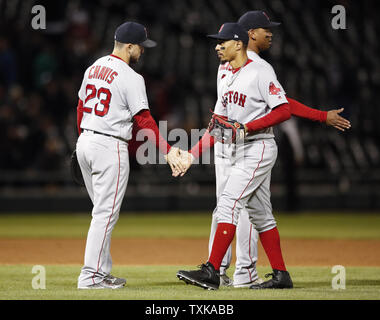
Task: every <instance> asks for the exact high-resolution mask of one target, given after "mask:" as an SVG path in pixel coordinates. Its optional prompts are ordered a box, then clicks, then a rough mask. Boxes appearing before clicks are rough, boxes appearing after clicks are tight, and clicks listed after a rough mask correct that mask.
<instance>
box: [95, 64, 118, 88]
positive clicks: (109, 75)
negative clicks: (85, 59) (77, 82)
mask: <svg viewBox="0 0 380 320" xmlns="http://www.w3.org/2000/svg"><path fill="white" fill-rule="evenodd" d="M117 75H118V73H117V72H116V71H113V70H112V68H109V67H104V66H99V65H97V66H92V67H91V69H90V71H89V72H88V78H89V79H99V80H104V81H106V82H107V83H109V84H111V83H112V81H113V80H114V79H115V77H116V76H117Z"/></svg>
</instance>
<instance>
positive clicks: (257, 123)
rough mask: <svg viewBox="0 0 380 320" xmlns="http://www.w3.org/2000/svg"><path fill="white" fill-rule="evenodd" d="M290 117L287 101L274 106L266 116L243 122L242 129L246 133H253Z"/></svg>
mask: <svg viewBox="0 0 380 320" xmlns="http://www.w3.org/2000/svg"><path fill="white" fill-rule="evenodd" d="M290 117H291V113H290V108H289V104H288V103H283V104H281V105H279V106H278V107H276V108H274V109H273V110H272V111H271V112H270V113H268V114H267V115H266V116H264V117H262V118H260V119H257V120H253V121H251V122H248V123H245V124H244V129H245V131H246V132H247V134H250V133H253V132H255V131H260V130H263V129H266V128H269V127H272V126H275V125H276V124H279V123H281V122H284V121H286V120H288V119H289V118H290Z"/></svg>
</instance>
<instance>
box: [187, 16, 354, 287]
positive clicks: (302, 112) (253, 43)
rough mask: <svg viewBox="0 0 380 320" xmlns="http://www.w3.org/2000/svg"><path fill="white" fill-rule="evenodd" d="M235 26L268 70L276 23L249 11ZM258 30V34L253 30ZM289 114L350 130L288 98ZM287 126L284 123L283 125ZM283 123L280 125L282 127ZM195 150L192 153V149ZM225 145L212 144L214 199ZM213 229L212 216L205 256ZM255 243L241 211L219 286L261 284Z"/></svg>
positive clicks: (225, 165)
mask: <svg viewBox="0 0 380 320" xmlns="http://www.w3.org/2000/svg"><path fill="white" fill-rule="evenodd" d="M238 23H239V24H240V25H241V26H242V27H243V28H244V29H245V30H246V31H247V32H248V36H249V42H248V48H247V56H248V58H249V59H251V60H252V61H253V62H255V63H257V64H263V65H266V66H267V68H269V69H271V68H272V67H271V65H270V64H268V63H267V62H266V61H265V60H263V59H262V58H260V56H259V55H258V54H259V53H260V52H261V51H263V50H266V49H269V48H270V46H271V41H272V33H271V31H270V29H271V28H273V27H277V26H279V25H280V23H279V22H272V21H270V19H269V17H268V15H267V14H266V13H265V12H264V11H249V12H247V13H245V14H244V15H242V16H241V18H240V19H239V21H238ZM256 29H258V30H256ZM231 70H232V68H231V67H230V66H229V63H228V62H227V63H222V64H221V65H220V67H219V69H218V75H217V88H218V95H219V90H220V86H219V83H220V80H221V78H223V77H225V76H226V74H227V73H228V72H231ZM288 102H289V107H290V112H291V114H292V115H296V116H298V117H302V118H305V119H309V120H312V121H319V122H324V123H326V124H327V125H329V126H334V127H335V128H337V129H338V130H341V131H344V130H346V129H349V128H350V126H351V125H350V122H349V121H348V120H346V119H344V118H343V117H341V116H340V115H339V113H341V112H342V111H343V109H338V110H330V111H328V112H324V111H319V110H316V109H312V108H309V107H307V106H305V105H303V104H301V103H299V102H298V101H295V100H294V99H291V98H288ZM286 123H287V122H286ZM286 123H283V124H286ZM196 147H197V146H195V148H194V149H196ZM227 148H228V146H227V145H223V144H221V143H216V144H215V145H214V153H215V159H216V161H215V176H216V190H217V198H218V197H219V196H220V194H221V192H222V191H223V189H224V186H225V183H226V180H227V177H228V176H229V169H230V165H229V160H228V157H226V156H225V154H224V152H223V150H225V149H227ZM216 227H217V217H216V214H215V212H214V214H213V217H212V223H211V232H210V240H209V252H210V253H211V248H212V243H213V239H214V234H215V231H216ZM257 241H258V233H257V231H256V230H255V228H254V227H253V225H252V224H251V223H249V217H248V213H247V211H246V210H245V208H243V209H242V210H241V212H240V216H239V220H238V224H237V229H236V268H235V272H234V276H233V282H232V281H231V280H230V279H229V277H228V276H227V273H226V272H227V269H228V268H229V266H230V263H231V259H232V254H231V246H230V247H229V248H228V250H227V252H226V255H225V256H224V258H223V260H222V264H221V266H220V278H221V279H220V281H221V282H220V285H226V286H229V285H233V286H234V287H237V288H239V287H249V286H250V285H252V284H255V283H260V282H262V280H261V279H260V278H258V275H257V271H256V262H257Z"/></svg>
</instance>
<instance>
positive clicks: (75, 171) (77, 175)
mask: <svg viewBox="0 0 380 320" xmlns="http://www.w3.org/2000/svg"><path fill="white" fill-rule="evenodd" d="M70 172H71V177H72V179H73V180H74V182H75V183H76V184H77V185H79V186H82V187H83V186H84V180H83V176H82V171H81V170H80V166H79V163H78V158H77V151H76V150H74V151H73V153H72V155H71V160H70Z"/></svg>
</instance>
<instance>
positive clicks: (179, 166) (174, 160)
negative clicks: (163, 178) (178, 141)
mask: <svg viewBox="0 0 380 320" xmlns="http://www.w3.org/2000/svg"><path fill="white" fill-rule="evenodd" d="M165 160H166V162H167V163H168V164H169V166H170V168H171V169H172V174H173V175H174V173H175V172H177V171H180V172H183V171H184V170H186V166H185V165H184V164H183V163H182V159H181V155H180V149H179V148H176V147H171V148H170V151H169V152H168V154H167V155H166V156H165Z"/></svg>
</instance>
